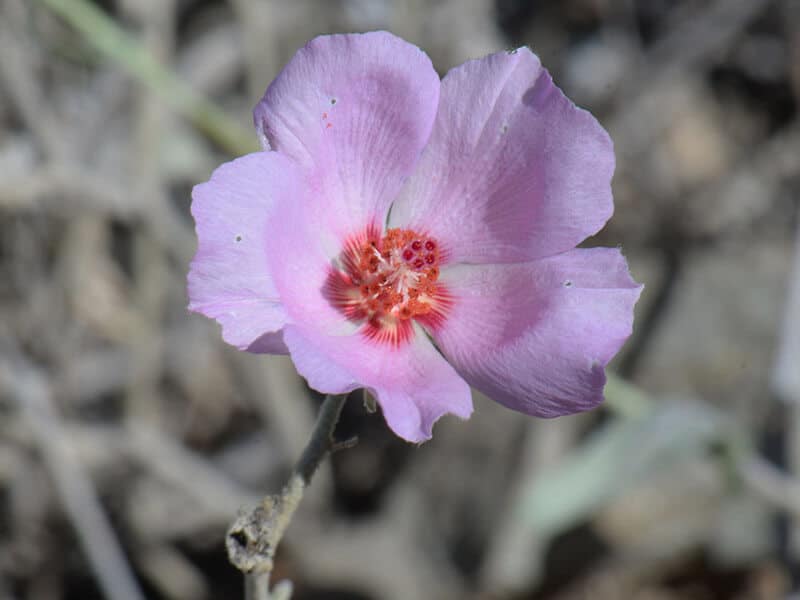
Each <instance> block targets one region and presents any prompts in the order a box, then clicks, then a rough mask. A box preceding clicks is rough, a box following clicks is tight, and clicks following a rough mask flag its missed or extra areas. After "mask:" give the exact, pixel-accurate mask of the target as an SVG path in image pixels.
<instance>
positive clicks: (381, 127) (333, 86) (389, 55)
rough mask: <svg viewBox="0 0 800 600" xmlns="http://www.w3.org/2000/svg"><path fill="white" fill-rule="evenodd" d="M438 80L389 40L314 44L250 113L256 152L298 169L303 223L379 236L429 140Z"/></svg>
mask: <svg viewBox="0 0 800 600" xmlns="http://www.w3.org/2000/svg"><path fill="white" fill-rule="evenodd" d="M438 100H439V77H438V75H437V74H436V72H435V71H434V69H433V66H432V65H431V61H430V59H429V58H428V57H427V55H425V53H424V52H422V50H420V49H419V48H417V47H416V46H413V45H411V44H409V43H408V42H405V41H403V40H401V39H400V38H398V37H395V36H394V35H392V34H390V33H387V32H371V33H365V34H348V35H331V36H321V37H318V38H315V39H314V40H312V41H311V42H309V43H308V44H307V45H306V46H305V47H304V48H301V49H300V50H299V51H298V52H297V54H296V55H295V57H294V58H293V59H292V60H291V61H290V62H289V64H288V65H286V67H285V68H284V69H283V71H282V72H281V73H280V75H278V77H277V78H276V79H275V81H274V82H273V83H272V84H271V85H270V86H269V88H268V89H267V92H266V94H265V95H264V98H263V99H262V100H261V102H260V103H259V104H258V106H256V108H255V111H254V119H255V123H256V128H257V129H258V132H259V136H260V137H261V139H262V143H264V144H265V146H268V147H270V148H272V149H274V150H277V151H279V152H281V153H284V154H287V155H289V156H291V157H292V158H294V159H295V160H296V161H297V162H298V163H300V164H301V165H302V166H303V167H304V168H305V169H306V171H307V173H308V174H309V177H310V179H311V181H312V185H313V189H314V195H315V197H316V202H314V203H312V204H311V205H310V206H309V207H308V213H307V218H308V219H310V220H312V221H313V222H314V223H315V224H316V225H317V226H319V227H320V228H321V229H324V230H330V231H332V232H333V233H334V234H335V235H336V236H338V237H339V238H341V237H343V236H347V235H350V234H352V233H353V232H354V230H356V229H358V228H363V227H365V226H366V225H367V224H369V223H374V224H376V225H379V226H382V225H383V223H384V219H385V216H386V212H387V210H388V208H389V205H390V204H391V202H392V200H393V199H394V198H395V197H396V195H397V193H398V191H399V189H400V187H401V186H402V183H403V181H404V179H405V178H406V177H407V176H408V175H409V174H410V173H411V172H412V170H413V168H414V165H415V164H416V162H417V160H418V158H419V155H420V152H421V151H422V149H423V147H424V146H425V143H426V142H427V140H428V137H429V136H430V132H431V128H432V126H433V120H434V117H435V115H436V108H437V105H438Z"/></svg>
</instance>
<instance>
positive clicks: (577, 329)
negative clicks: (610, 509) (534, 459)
mask: <svg viewBox="0 0 800 600" xmlns="http://www.w3.org/2000/svg"><path fill="white" fill-rule="evenodd" d="M442 280H443V281H445V282H446V285H447V286H448V289H449V290H450V291H451V293H452V294H453V297H454V305H453V307H452V311H451V313H450V314H449V315H448V318H447V319H446V320H445V321H444V323H443V324H442V325H441V326H440V328H439V329H437V330H436V331H433V336H434V339H435V340H436V342H437V344H438V345H439V348H440V349H441V350H442V352H443V353H444V355H445V357H447V359H448V360H449V361H450V362H451V363H452V364H453V366H455V368H456V370H457V371H458V372H459V373H460V374H461V375H462V376H463V377H464V378H465V379H466V380H467V382H469V383H470V385H472V386H474V387H475V388H477V389H479V390H481V391H482V392H484V393H485V394H486V395H488V396H489V397H490V398H492V399H493V400H496V401H497V402H500V403H501V404H504V405H505V406H508V407H509V408H512V409H514V410H518V411H520V412H524V413H527V414H531V415H536V416H540V417H555V416H559V415H564V414H570V413H574V412H579V411H583V410H588V409H590V408H593V407H594V406H596V405H597V404H599V403H600V402H601V401H602V399H603V386H604V385H605V373H604V371H603V368H604V367H605V366H606V364H607V363H608V361H609V360H611V358H612V357H613V356H614V354H616V352H617V351H618V350H619V349H620V347H621V346H622V344H623V343H624V342H625V340H626V339H627V338H628V336H629V335H630V333H631V329H632V325H633V306H634V304H635V303H636V300H637V299H638V297H639V294H640V292H641V289H642V287H641V286H640V285H638V284H637V283H636V282H634V281H633V280H632V279H631V277H630V274H629V272H628V267H627V264H626V263H625V259H624V258H623V257H622V255H621V254H620V252H619V251H618V250H616V249H612V248H593V249H577V250H573V251H571V252H567V253H564V254H560V255H557V256H552V257H549V258H544V259H541V260H538V261H532V262H529V263H518V264H510V265H458V266H454V267H451V268H449V269H444V270H443V271H442Z"/></svg>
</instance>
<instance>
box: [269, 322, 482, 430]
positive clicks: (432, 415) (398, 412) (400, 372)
mask: <svg viewBox="0 0 800 600" xmlns="http://www.w3.org/2000/svg"><path fill="white" fill-rule="evenodd" d="M284 340H285V341H286V345H287V346H288V348H289V351H290V354H291V356H292V360H293V361H294V364H295V366H296V367H297V370H298V372H299V373H300V374H301V375H303V377H305V378H306V380H307V381H308V384H309V385H310V386H311V387H312V388H314V389H316V390H317V391H320V392H323V393H328V394H341V393H345V392H349V391H352V390H354V389H356V388H358V387H366V388H367V389H369V390H370V391H371V392H372V393H373V394H374V395H375V397H376V398H377V400H378V403H379V404H380V406H381V409H382V411H383V416H384V418H385V419H386V423H387V424H388V425H389V427H390V428H391V429H392V431H394V432H395V433H396V434H397V435H398V436H400V437H402V438H404V439H406V440H408V441H409V442H423V441H425V440H427V439H430V437H431V434H432V430H433V424H434V423H435V422H436V421H437V420H438V419H439V417H441V416H442V415H444V414H446V413H451V414H454V415H456V416H458V417H461V418H462V419H466V418H468V417H469V416H470V414H472V398H471V395H470V390H469V386H468V385H467V383H466V382H465V381H464V380H463V379H461V377H459V376H458V374H457V373H456V372H455V370H454V369H453V367H452V366H450V365H449V364H448V363H447V361H445V360H444V358H442V356H441V355H440V354H439V353H438V352H436V349H435V348H434V347H433V344H431V343H430V341H428V339H427V338H426V337H425V335H424V334H423V333H422V332H421V331H419V330H418V331H417V332H416V335H414V336H413V338H412V339H411V341H410V342H409V343H406V344H403V345H401V346H400V347H391V346H386V345H382V344H376V343H374V342H370V341H369V340H367V339H365V338H364V337H363V336H361V335H360V334H355V335H349V336H343V337H335V336H324V335H319V334H318V333H317V332H315V331H313V330H312V329H310V328H308V327H302V326H299V325H289V326H287V327H286V329H285V330H284Z"/></svg>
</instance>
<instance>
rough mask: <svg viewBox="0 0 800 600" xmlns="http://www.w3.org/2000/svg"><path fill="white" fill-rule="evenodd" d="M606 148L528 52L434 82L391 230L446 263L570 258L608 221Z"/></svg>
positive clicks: (589, 119)
mask: <svg viewBox="0 0 800 600" xmlns="http://www.w3.org/2000/svg"><path fill="white" fill-rule="evenodd" d="M613 172H614V152H613V148H612V143H611V139H610V138H609V136H608V134H607V133H606V131H605V130H604V129H603V128H602V127H601V126H600V124H599V123H598V122H597V120H596V119H595V118H594V117H593V116H592V115H591V114H589V113H588V112H586V111H584V110H581V109H579V108H577V107H576V106H575V105H574V104H573V103H572V102H571V101H570V100H569V99H568V98H566V97H565V96H564V94H563V93H562V92H561V90H559V89H558V88H557V87H556V86H555V85H554V84H553V82H552V79H551V78H550V75H549V74H548V72H547V71H546V70H545V69H544V68H542V66H541V63H540V62H539V59H538V58H537V57H536V55H535V54H533V53H532V52H531V51H530V50H528V49H527V48H520V49H519V50H517V51H515V52H512V53H506V52H503V53H499V54H493V55H491V56H488V57H486V58H483V59H480V60H473V61H470V62H467V63H465V64H463V65H461V66H460V67H457V68H455V69H453V70H451V71H450V72H449V73H448V74H447V76H446V77H445V78H444V79H443V80H442V92H441V100H440V108H439V114H438V116H437V118H436V124H435V126H434V129H433V133H432V134H431V139H430V142H429V144H428V147H427V148H426V150H425V152H424V153H423V156H422V158H421V159H420V162H419V165H418V168H417V170H416V172H415V173H414V175H413V176H412V177H411V178H410V179H409V181H408V182H407V185H406V187H405V188H404V189H403V192H402V193H401V197H400V199H398V201H397V202H396V203H395V205H394V206H393V207H392V213H391V223H392V225H393V226H409V227H411V228H412V229H417V230H421V231H428V232H429V233H430V234H431V235H433V236H434V237H436V238H437V239H439V241H440V242H441V243H442V245H443V246H444V247H446V248H448V249H449V253H448V254H449V256H450V262H468V263H497V262H518V261H525V260H531V259H536V258H541V257H545V256H550V255H553V254H557V253H559V252H564V251H566V250H570V249H572V248H574V247H575V246H576V245H577V244H578V243H579V242H581V241H582V240H584V239H585V238H586V237H588V236H590V235H592V234H594V233H596V232H597V231H599V230H600V229H601V228H602V227H603V225H604V223H605V222H606V221H607V220H608V219H609V217H610V216H611V214H612V212H613V200H612V195H611V185H610V183H611V176H612V174H613Z"/></svg>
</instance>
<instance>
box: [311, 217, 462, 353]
mask: <svg viewBox="0 0 800 600" xmlns="http://www.w3.org/2000/svg"><path fill="white" fill-rule="evenodd" d="M439 260H440V253H439V244H438V243H437V242H436V240H434V239H433V238H431V237H429V236H425V235H421V234H419V233H417V232H415V231H412V230H410V229H389V230H388V231H387V232H386V234H385V235H384V236H383V237H382V238H381V237H379V234H377V233H376V232H374V231H368V232H367V233H365V234H362V235H359V236H354V237H353V238H352V239H351V240H348V242H347V243H346V244H345V248H344V250H343V251H342V254H341V256H340V261H339V263H340V264H339V267H340V268H332V269H331V273H330V274H329V276H328V280H327V282H326V286H325V290H324V293H325V296H326V297H327V298H328V300H329V301H330V302H331V304H333V306H335V307H336V308H338V309H339V310H340V311H341V312H342V313H343V314H344V315H345V316H346V317H347V318H348V319H350V320H352V321H357V322H363V323H364V329H363V332H364V334H365V335H366V336H367V337H368V338H370V339H373V340H376V341H380V342H388V343H391V344H393V345H398V344H400V343H401V342H403V341H405V340H408V339H410V337H411V335H412V333H413V327H412V324H411V320H412V319H415V320H417V321H419V322H420V323H422V324H423V325H426V326H427V327H429V328H430V327H435V326H436V324H437V323H439V322H440V321H441V319H442V318H443V317H444V311H445V310H446V308H447V307H448V306H449V303H450V302H449V296H448V294H447V292H446V290H445V289H444V288H443V286H442V285H441V283H438V279H439Z"/></svg>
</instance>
